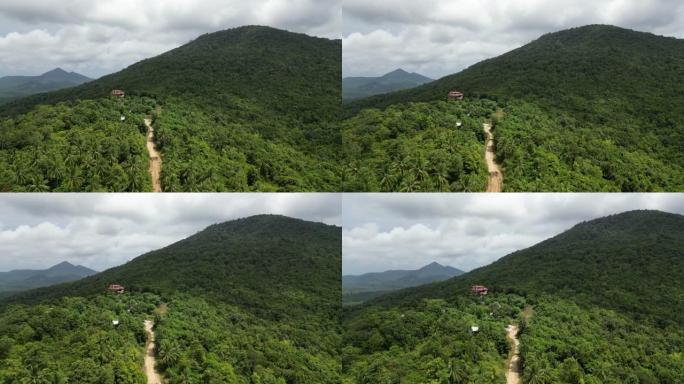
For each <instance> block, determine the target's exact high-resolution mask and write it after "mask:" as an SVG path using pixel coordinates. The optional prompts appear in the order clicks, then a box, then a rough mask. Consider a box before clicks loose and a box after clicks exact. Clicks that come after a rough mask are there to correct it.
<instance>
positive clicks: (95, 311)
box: [0, 293, 159, 384]
mask: <svg viewBox="0 0 684 384" xmlns="http://www.w3.org/2000/svg"><path fill="white" fill-rule="evenodd" d="M158 302H159V297H157V296H155V295H152V294H149V293H148V294H142V295H121V296H115V295H99V296H97V297H93V298H87V299H86V298H79V297H68V298H63V299H60V300H56V301H54V302H51V303H45V304H41V305H35V306H27V305H16V306H12V307H9V308H5V309H4V310H3V311H1V312H0V382H2V383H22V382H33V383H84V384H85V383H88V384H109V383H111V384H114V383H119V384H145V383H146V382H147V380H146V378H145V375H144V374H143V371H142V370H141V369H140V367H141V365H142V359H143V349H142V346H143V345H144V343H145V340H146V336H145V331H144V329H143V320H144V318H145V316H146V315H147V314H148V313H149V312H151V311H152V310H153V309H154V307H155V304H156V303H158ZM113 320H118V321H119V324H118V325H114V324H112V321H113Z"/></svg>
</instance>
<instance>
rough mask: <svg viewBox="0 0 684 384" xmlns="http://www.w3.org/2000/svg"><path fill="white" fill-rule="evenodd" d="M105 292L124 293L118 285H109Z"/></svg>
mask: <svg viewBox="0 0 684 384" xmlns="http://www.w3.org/2000/svg"><path fill="white" fill-rule="evenodd" d="M107 290H108V291H109V292H115V293H124V286H123V285H119V284H109V286H108V287H107Z"/></svg>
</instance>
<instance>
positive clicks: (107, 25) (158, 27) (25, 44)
mask: <svg viewBox="0 0 684 384" xmlns="http://www.w3.org/2000/svg"><path fill="white" fill-rule="evenodd" d="M247 24H258V25H268V26H272V27H276V28H282V29H286V30H289V31H293V32H303V33H307V34H309V35H314V36H321V37H328V38H339V37H340V31H341V3H340V0H249V1H245V0H144V1H141V0H2V1H0V77H1V76H5V75H38V74H41V73H44V72H47V71H49V70H51V69H53V68H55V67H61V68H63V69H65V70H67V71H76V72H79V73H82V74H84V75H86V76H90V77H100V76H102V75H104V74H108V73H112V72H115V71H118V70H121V69H123V68H125V67H127V66H129V65H131V64H133V63H135V62H137V61H140V60H141V59H144V58H148V57H152V56H156V55H158V54H161V53H163V52H165V51H168V50H170V49H172V48H175V47H178V46H180V45H182V44H184V43H187V42H188V41H190V40H192V39H194V38H196V37H197V36H199V35H201V34H203V33H207V32H215V31H218V30H222V29H227V28H232V27H237V26H242V25H247Z"/></svg>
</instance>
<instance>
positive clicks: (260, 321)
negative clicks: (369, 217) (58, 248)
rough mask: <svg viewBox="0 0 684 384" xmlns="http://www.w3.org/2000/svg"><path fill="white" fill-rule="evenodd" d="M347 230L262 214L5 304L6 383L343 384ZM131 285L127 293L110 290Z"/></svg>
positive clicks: (0, 318) (1, 337)
mask: <svg viewBox="0 0 684 384" xmlns="http://www.w3.org/2000/svg"><path fill="white" fill-rule="evenodd" d="M341 236H342V234H341V229H340V228H339V227H335V226H329V225H325V224H321V223H314V222H307V221H303V220H298V219H293V218H288V217H284V216H271V215H261V216H253V217H249V218H244V219H238V220H234V221H230V222H226V223H222V224H216V225H212V226H210V227H208V228H206V229H205V230H203V231H201V232H198V233H197V234H195V235H192V236H190V237H188V238H186V239H184V240H181V241H179V242H177V243H175V244H172V245H170V246H168V247H165V248H163V249H160V250H158V251H153V252H149V253H147V254H145V255H142V256H140V257H138V258H136V259H134V260H132V261H130V262H129V263H127V264H124V265H122V266H120V267H116V268H112V269H109V270H107V271H104V272H102V273H99V274H97V275H95V276H92V277H88V278H85V279H82V280H79V281H77V282H73V283H67V284H62V285H57V286H52V287H49V288H43V289H38V290H34V291H30V292H28V293H25V294H21V295H18V296H14V297H13V298H11V299H9V300H7V301H5V302H3V303H0V382H3V383H19V382H29V381H36V379H37V380H38V381H40V382H55V383H84V384H86V383H87V384H101V383H120V384H144V383H147V382H148V378H147V377H146V376H145V373H144V372H145V371H144V370H143V364H142V362H143V355H144V353H146V352H145V348H146V345H147V344H146V334H145V330H144V326H143V321H144V320H148V321H150V320H151V321H153V322H154V331H155V344H156V348H155V349H154V355H155V356H156V370H158V371H159V372H160V373H161V375H162V376H163V382H164V383H168V384H183V383H230V384H237V383H245V384H266V383H273V384H276V383H291V384H308V383H321V384H334V383H339V382H340V361H339V356H340V350H339V348H340V339H341V332H340V315H341V309H340V297H341V290H340V275H341V271H340V269H341V268H340V266H341V248H342V244H341ZM112 283H115V284H122V285H124V287H125V293H122V294H116V293H112V292H107V286H108V285H109V284H112Z"/></svg>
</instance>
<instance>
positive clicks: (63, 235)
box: [0, 193, 341, 271]
mask: <svg viewBox="0 0 684 384" xmlns="http://www.w3.org/2000/svg"><path fill="white" fill-rule="evenodd" d="M340 204H341V200H340V195H337V194H282V193H281V194H165V195H152V194H112V193H110V194H82V195H80V196H76V195H73V194H66V195H64V194H37V195H36V194H14V195H11V194H2V195H0V212H2V214H1V215H0V271H8V270H11V269H19V268H46V267H49V266H52V265H54V264H57V263H59V262H62V261H69V262H71V263H72V264H81V265H85V266H87V267H90V268H94V269H96V270H104V269H106V268H108V267H112V266H115V265H119V264H122V263H124V262H126V261H128V260H130V259H132V258H134V257H137V256H140V255H141V254H143V253H145V252H148V251H151V250H154V249H158V248H161V247H163V246H166V245H169V244H172V243H174V242H176V241H178V240H181V239H183V238H185V237H187V236H189V235H192V234H194V233H196V232H197V231H199V230H202V229H204V228H205V227H207V226H209V225H211V224H214V223H220V222H224V221H228V220H232V219H236V218H240V217H247V216H252V215H255V214H264V213H271V214H282V215H286V216H290V217H296V218H301V219H305V220H310V221H317V222H324V223H327V224H333V225H341V210H340V209H341V207H340Z"/></svg>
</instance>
